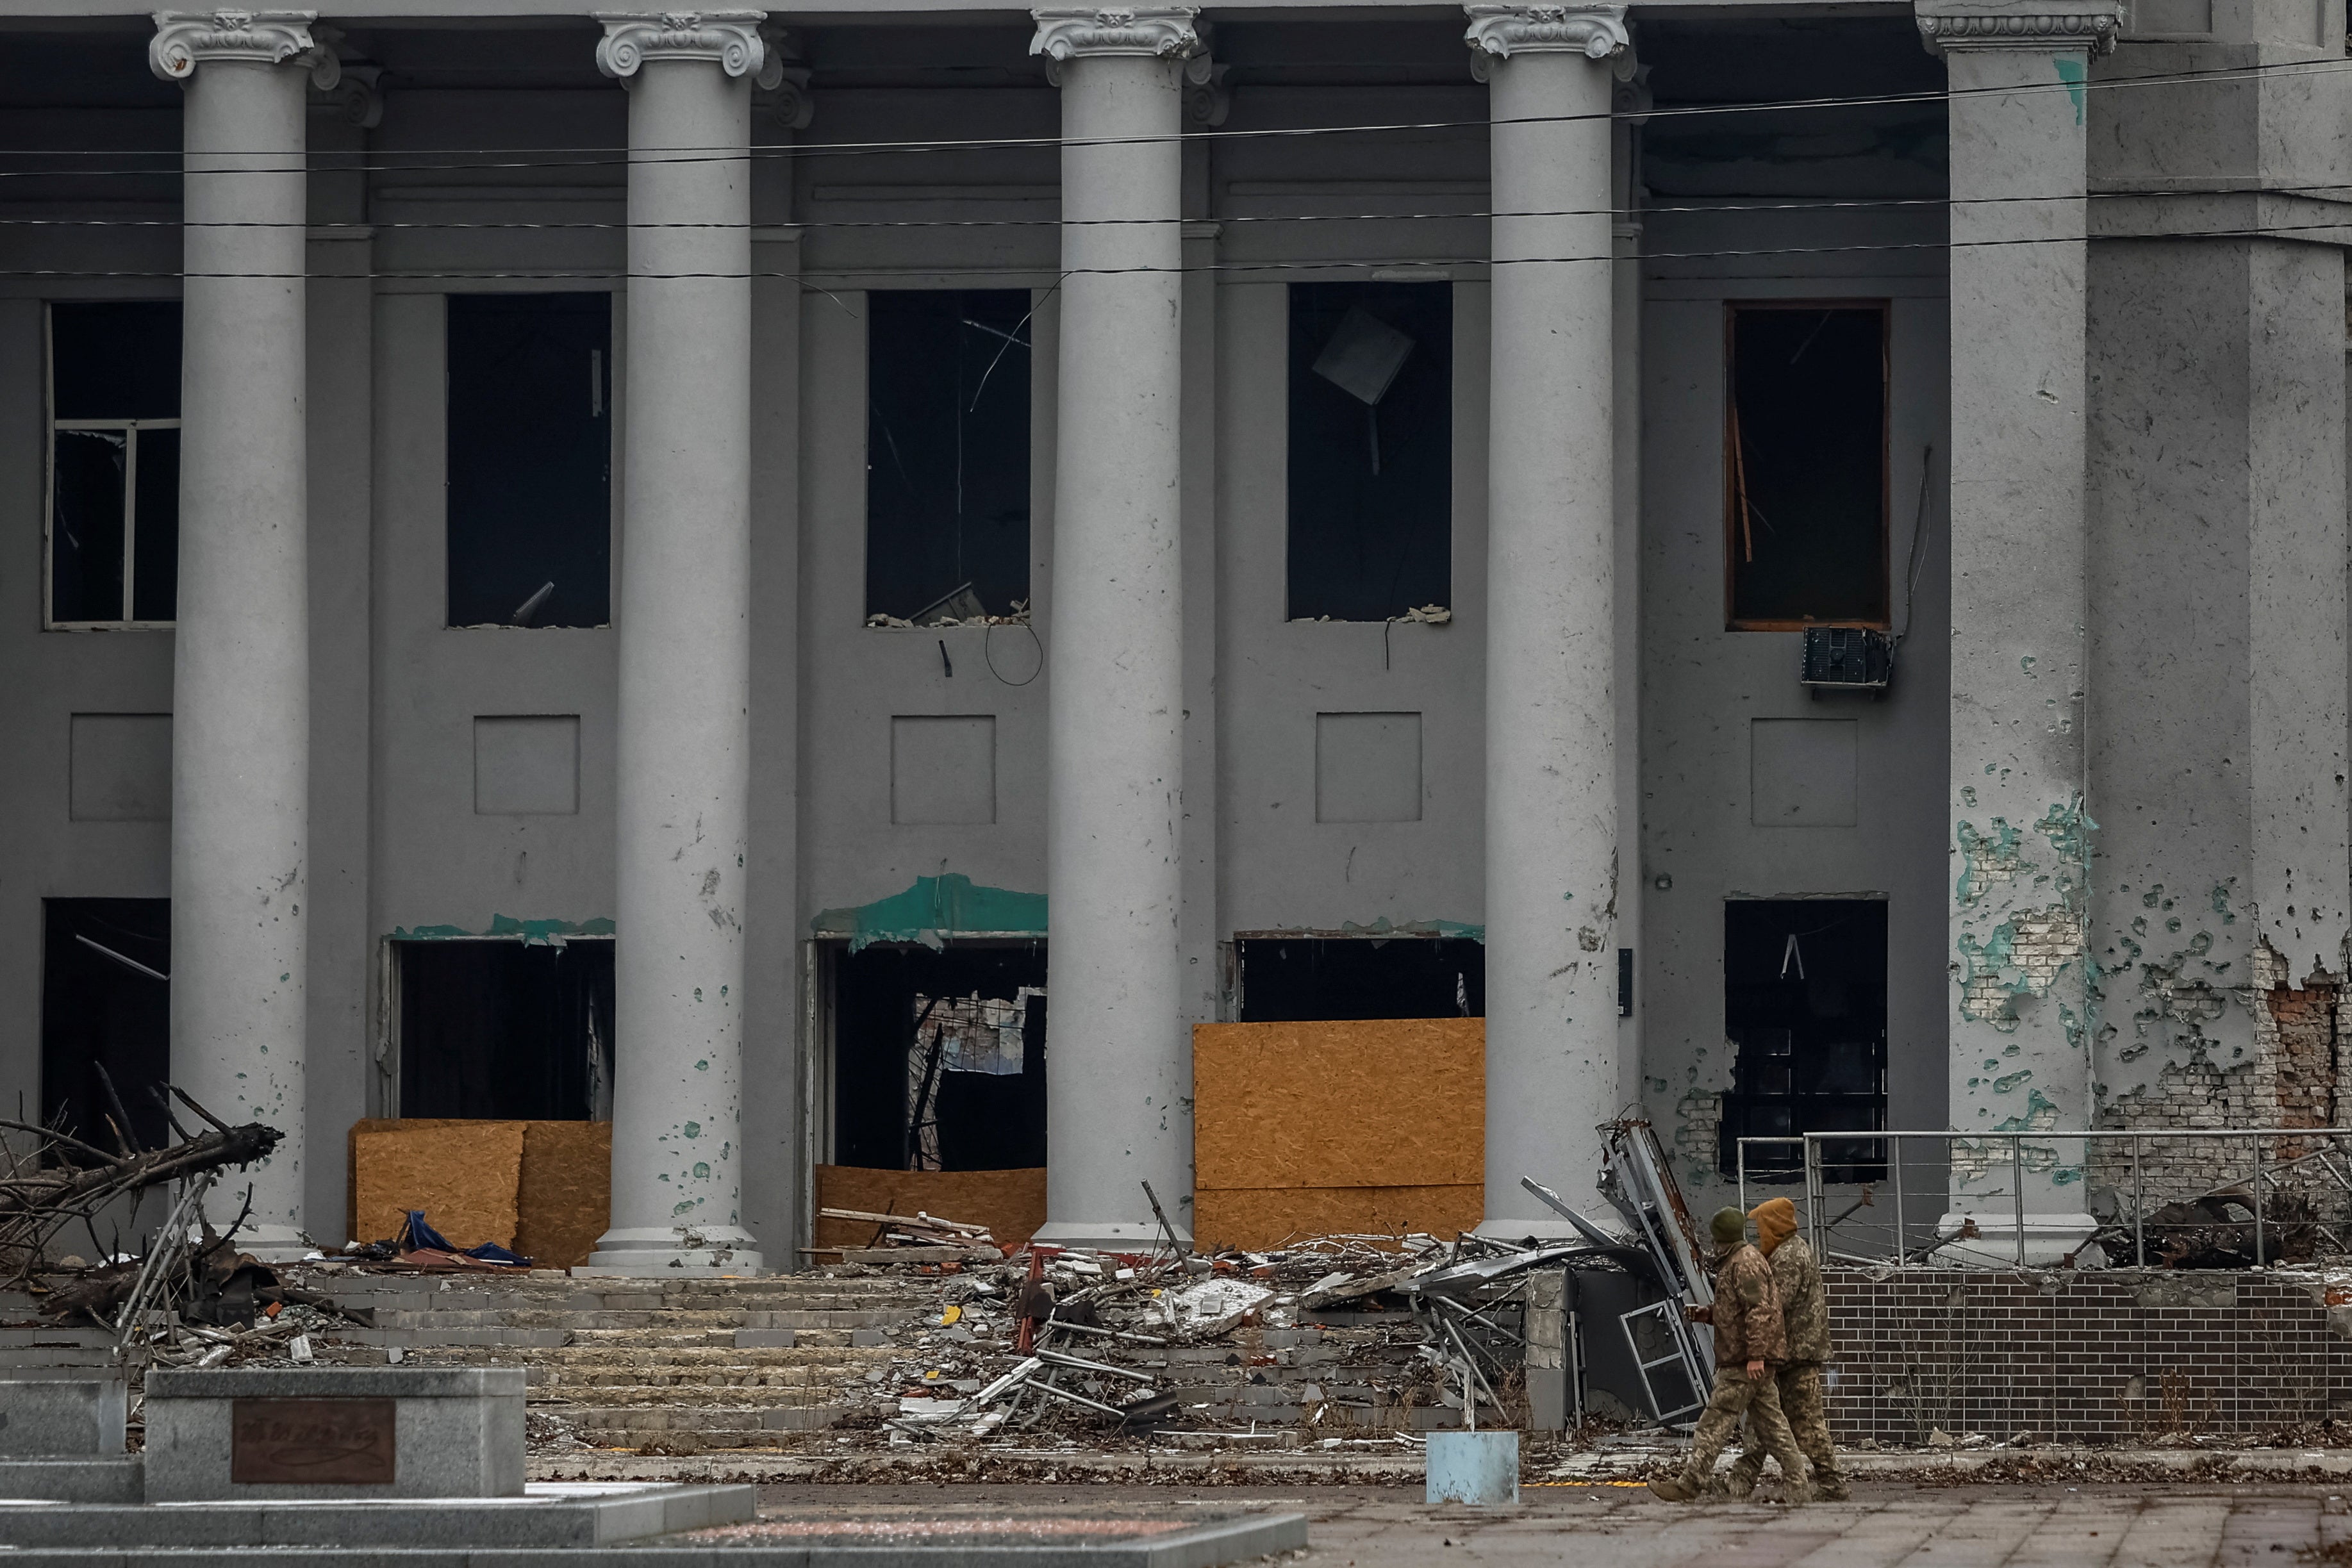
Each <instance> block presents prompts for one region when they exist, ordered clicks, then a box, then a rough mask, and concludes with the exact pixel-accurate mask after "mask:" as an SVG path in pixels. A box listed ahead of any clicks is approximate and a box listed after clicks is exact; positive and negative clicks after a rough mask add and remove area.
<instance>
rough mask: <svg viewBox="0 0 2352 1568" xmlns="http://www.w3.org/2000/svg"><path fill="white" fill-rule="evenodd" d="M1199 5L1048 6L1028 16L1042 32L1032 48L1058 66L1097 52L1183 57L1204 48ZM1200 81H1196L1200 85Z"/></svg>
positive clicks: (1172, 58) (1150, 56) (1112, 54)
mask: <svg viewBox="0 0 2352 1568" xmlns="http://www.w3.org/2000/svg"><path fill="white" fill-rule="evenodd" d="M1200 14H1201V8H1200V7H1199V6H1197V5H1049V6H1041V7H1039V8H1038V9H1036V10H1034V11H1032V12H1030V13H1029V15H1030V16H1033V17H1034V18H1035V19H1036V23H1037V35H1036V37H1033V38H1031V39H1030V40H1029V52H1030V53H1031V54H1033V55H1043V56H1045V58H1046V60H1047V61H1048V62H1049V63H1051V64H1053V65H1061V64H1063V63H1065V62H1066V61H1069V60H1078V59H1087V58H1091V57H1097V56H1107V55H1108V56H1128V57H1137V56H1139V57H1143V58H1146V59H1161V60H1183V59H1190V58H1192V57H1193V56H1195V55H1198V54H1199V53H1200V52H1201V51H1202V48H1203V47H1205V46H1204V45H1203V44H1202V38H1201V29H1200V28H1199V27H1197V26H1194V25H1193V18H1194V17H1196V16H1199V15H1200ZM1196 85H1197V84H1196Z"/></svg>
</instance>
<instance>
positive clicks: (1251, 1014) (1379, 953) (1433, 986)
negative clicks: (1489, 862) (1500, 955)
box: [1234, 936, 1486, 1023]
mask: <svg viewBox="0 0 2352 1568" xmlns="http://www.w3.org/2000/svg"><path fill="white" fill-rule="evenodd" d="M1234 963H1235V967H1236V970H1237V975H1236V977H1235V981H1234V988H1235V990H1236V991H1237V992H1238V993H1239V996H1240V1007H1239V1009H1238V1010H1239V1013H1240V1021H1241V1022H1243V1023H1299V1022H1311V1021H1315V1020H1318V1019H1451V1018H1484V1017H1486V945H1485V944H1484V943H1481V942H1476V941H1473V940H1472V939H1470V938H1468V937H1465V936H1385V937H1383V936H1337V937H1322V936H1245V937H1243V938H1242V939H1241V940H1239V941H1237V942H1235V943H1234Z"/></svg>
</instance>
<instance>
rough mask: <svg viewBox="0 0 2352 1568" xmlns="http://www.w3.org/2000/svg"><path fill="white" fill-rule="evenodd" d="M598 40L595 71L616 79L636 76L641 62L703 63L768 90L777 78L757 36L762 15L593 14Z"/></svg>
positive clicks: (775, 63) (778, 67)
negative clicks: (600, 27) (598, 24)
mask: <svg viewBox="0 0 2352 1568" xmlns="http://www.w3.org/2000/svg"><path fill="white" fill-rule="evenodd" d="M593 15H594V16H595V18H596V20H597V21H599V22H602V23H604V38H603V39H602V40H601V41H599V42H598V44H597V45H596V68H597V69H598V70H600V71H603V72H604V74H605V75H606V76H608V77H611V78H614V80H616V81H626V80H627V79H628V78H631V77H633V76H635V75H636V74H637V71H638V68H640V67H642V66H643V65H644V64H645V63H646V61H647V60H704V61H708V62H709V63H710V64H712V65H716V66H717V67H719V69H721V70H723V71H725V72H726V73H727V74H728V75H729V76H730V77H750V78H751V79H752V81H753V82H755V83H757V84H758V85H759V86H761V87H762V88H766V89H771V90H772V89H774V88H775V87H776V86H777V85H778V84H779V83H780V82H782V80H783V69H784V63H783V61H782V60H781V59H778V58H776V57H774V56H773V55H772V53H771V52H770V50H769V48H768V41H767V39H766V38H764V37H761V33H760V24H761V22H764V21H766V20H767V17H768V14H767V13H766V12H765V11H598V12H595V13H593Z"/></svg>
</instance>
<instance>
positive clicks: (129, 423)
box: [47, 299, 180, 627]
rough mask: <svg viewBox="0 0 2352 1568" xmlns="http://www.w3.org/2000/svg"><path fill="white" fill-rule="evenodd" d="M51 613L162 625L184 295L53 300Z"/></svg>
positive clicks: (57, 619) (58, 617) (175, 585)
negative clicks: (74, 301)
mask: <svg viewBox="0 0 2352 1568" xmlns="http://www.w3.org/2000/svg"><path fill="white" fill-rule="evenodd" d="M48 391H49V507H48V555H49V560H48V614H47V624H48V625H50V626H53V627H57V626H131V625H142V626H159V625H169V624H171V622H172V620H173V617H174V616H175V615H176V614H177V613H178V609H179V603H178V601H179V587H180V304H179V301H178V300H176V299H161V300H135V301H131V300H124V301H111V300H110V301H106V302H103V303H96V302H93V303H87V304H69V305H68V304H59V305H52V306H50V307H49V389H48Z"/></svg>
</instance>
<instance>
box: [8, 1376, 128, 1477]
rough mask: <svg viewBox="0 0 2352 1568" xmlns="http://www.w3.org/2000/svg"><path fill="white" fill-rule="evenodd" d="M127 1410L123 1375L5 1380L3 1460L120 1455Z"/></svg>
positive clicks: (12, 1378)
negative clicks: (125, 1411) (125, 1410)
mask: <svg viewBox="0 0 2352 1568" xmlns="http://www.w3.org/2000/svg"><path fill="white" fill-rule="evenodd" d="M124 1406H125V1396H124V1388H123V1381H122V1379H121V1377H11V1378H7V1379H5V1380H0V1458H11V1459H16V1458H25V1459H30V1458H69V1457H70V1458H81V1457H89V1458H96V1457H99V1456H119V1455H120V1454H121V1452H122V1442H123V1413H124Z"/></svg>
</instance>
